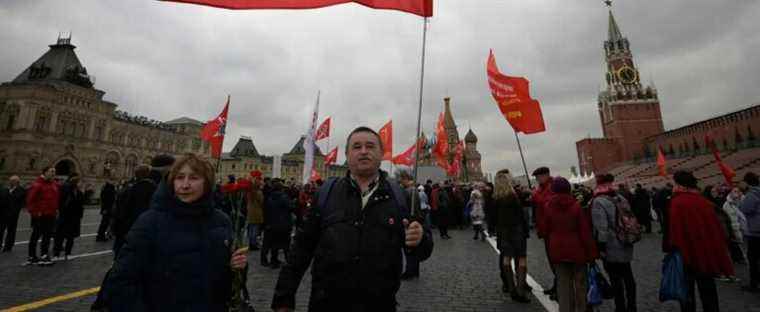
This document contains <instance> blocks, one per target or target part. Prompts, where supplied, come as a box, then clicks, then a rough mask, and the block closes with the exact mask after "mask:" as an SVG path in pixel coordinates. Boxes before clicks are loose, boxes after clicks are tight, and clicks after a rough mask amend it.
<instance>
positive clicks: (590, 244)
mask: <svg viewBox="0 0 760 312" xmlns="http://www.w3.org/2000/svg"><path fill="white" fill-rule="evenodd" d="M545 209H546V210H545V211H546V212H547V213H546V216H545V219H544V220H545V230H546V238H547V242H548V245H549V260H550V261H551V262H552V263H560V262H572V263H576V264H584V263H588V262H591V261H592V260H594V259H596V258H598V257H599V253H598V251H597V250H596V244H595V243H594V238H593V237H592V236H591V215H590V214H589V213H588V212H587V211H585V210H583V208H581V205H580V204H579V203H578V201H577V200H576V199H575V197H573V196H572V195H570V194H556V195H554V196H553V197H552V198H551V199H550V200H549V202H548V203H547V204H546V206H545Z"/></svg>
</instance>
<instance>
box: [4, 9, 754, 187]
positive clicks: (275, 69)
mask: <svg viewBox="0 0 760 312" xmlns="http://www.w3.org/2000/svg"><path fill="white" fill-rule="evenodd" d="M613 13H614V14H615V17H616V19H617V22H618V24H619V26H620V28H621V30H622V32H623V35H624V36H626V37H627V38H628V39H629V41H630V43H631V49H632V51H633V54H634V61H635V63H636V64H637V66H638V68H639V70H640V72H641V78H642V80H643V81H644V82H645V83H648V82H649V81H654V83H655V85H656V86H657V88H658V90H659V97H660V101H661V104H662V111H663V118H664V122H665V128H666V129H673V128H677V127H679V126H683V125H685V124H689V123H692V122H694V121H697V120H701V119H705V118H708V117H711V116H715V115H719V114H723V113H728V112H731V111H735V110H738V109H741V108H746V107H749V106H751V105H752V104H753V103H760V88H759V87H760V75H758V73H760V58H758V57H757V55H758V53H760V33H758V29H760V21H758V19H757V17H758V16H760V2H757V1H750V0H746V1H745V0H740V1H712V0H670V1H654V0H637V1H632V0H628V1H616V2H615V3H614V5H613ZM607 14H608V13H607V8H606V7H605V6H604V5H603V3H602V1H596V0H571V1H568V0H521V1H517V0H514V1H506V0H472V1H470V0H467V1H465V0H437V1H435V12H434V17H433V18H432V19H430V22H429V31H428V50H427V67H426V75H425V93H424V106H423V129H424V130H425V131H426V133H428V134H430V133H431V132H432V131H433V125H434V122H435V118H436V116H437V114H438V113H439V112H440V111H441V110H442V109H443V98H444V97H446V96H450V97H451V98H452V110H453V113H454V117H455V119H456V122H457V124H458V126H459V131H460V136H461V137H462V138H463V137H464V134H465V133H466V132H467V130H468V128H469V127H470V126H471V127H472V129H473V131H474V132H475V133H476V134H477V135H478V137H479V139H480V141H479V142H478V147H479V149H480V151H481V153H482V154H483V164H484V167H483V169H484V170H486V171H488V172H495V171H496V170H498V169H501V168H510V169H511V170H512V171H513V172H519V171H521V170H522V168H521V165H520V159H519V153H518V151H517V145H516V143H515V139H514V135H513V132H512V130H511V128H510V127H509V126H508V124H507V123H506V122H505V121H504V120H503V118H502V117H501V115H500V114H499V113H498V109H497V107H496V105H495V104H494V102H493V99H492V98H491V96H490V93H489V90H488V86H487V83H486V74H485V62H486V57H487V55H488V50H489V49H490V48H493V49H494V53H495V55H496V59H497V62H498V64H499V67H500V69H501V70H502V71H503V72H505V73H506V74H509V75H517V76H525V77H527V78H528V79H529V80H530V81H531V94H532V95H533V96H534V97H535V98H537V99H539V100H540V101H541V104H542V109H543V114H544V119H545V121H546V125H547V131H546V132H545V133H543V134H537V135H530V136H525V137H523V138H522V143H523V147H524V150H525V152H526V158H527V163H528V167H530V168H535V167H537V166H540V165H547V166H549V167H551V168H552V169H553V170H555V171H560V172H568V170H569V168H570V166H577V163H578V159H577V156H576V151H575V141H577V140H579V139H581V138H584V137H587V136H589V135H590V136H600V133H601V129H600V124H599V119H598V114H597V111H596V97H597V94H598V91H599V90H600V87H601V86H602V80H603V74H604V66H605V65H604V58H603V49H602V43H603V41H604V40H605V39H606V37H607V19H608V18H607ZM69 31H71V32H73V39H72V43H73V44H75V45H76V46H77V49H76V52H77V54H78V56H79V58H80V60H81V61H82V63H83V64H84V66H85V67H87V70H88V72H89V73H90V74H91V75H94V76H96V78H97V81H96V84H95V86H96V88H98V89H100V90H103V91H105V92H106V95H105V98H106V99H107V100H109V101H113V102H115V103H117V104H118V105H119V109H121V110H126V111H129V112H131V113H135V114H140V115H144V116H147V117H150V118H155V119H159V120H169V119H173V118H176V117H179V116H188V117H191V118H195V119H198V120H202V121H204V120H208V119H211V118H213V117H214V116H216V114H218V112H219V111H220V110H221V108H222V105H223V103H224V100H225V98H226V96H227V94H231V95H232V103H231V106H230V122H229V124H228V128H227V130H228V131H227V134H228V137H227V140H226V142H225V150H229V149H231V148H232V145H234V143H235V142H236V141H237V138H238V137H239V136H240V135H248V136H251V137H253V140H254V143H255V144H256V147H257V148H258V150H259V151H260V152H261V153H264V154H267V155H273V154H281V153H284V152H287V151H288V150H289V149H290V148H291V147H292V145H293V144H294V143H295V142H296V141H297V140H298V136H299V135H300V134H302V133H303V132H304V131H305V129H306V128H307V125H306V124H307V120H308V118H309V116H308V115H309V113H310V111H311V109H312V107H313V103H314V101H315V98H316V94H317V91H318V90H321V92H322V97H321V107H320V119H323V118H324V117H325V116H332V117H333V124H334V126H335V128H334V133H333V137H332V139H331V142H330V143H331V144H332V145H333V146H334V145H335V144H338V143H341V142H343V141H344V140H345V137H346V135H347V133H348V132H349V131H350V130H351V129H353V128H354V127H356V126H359V125H368V126H370V127H373V128H375V129H378V128H380V127H381V126H382V125H383V124H384V123H385V122H386V121H387V120H388V119H393V123H394V130H395V134H394V151H395V152H400V151H402V150H404V149H405V148H406V147H408V146H410V145H411V144H412V142H413V136H414V130H415V127H416V110H417V99H418V92H419V91H418V85H419V74H420V53H421V42H422V40H421V39H422V19H421V18H420V17H418V16H416V15H411V14H405V13H401V12H397V11H386V10H371V9H368V8H366V7H363V6H359V5H355V4H348V5H341V6H334V7H330V8H325V9H319V10H305V11H228V10H222V9H215V8H208V7H202V6H195V5H187V4H177V3H167V2H157V1H145V0H130V1H121V0H67V1H60V0H50V1H47V0H33V1H28V0H2V1H0V42H2V46H3V48H2V49H0V81H9V80H12V79H13V78H15V76H16V75H18V74H19V73H21V72H22V71H23V70H24V69H25V68H26V67H27V66H29V65H30V64H31V63H32V62H33V61H34V60H36V59H37V58H38V57H39V56H41V55H42V54H43V53H44V52H45V51H47V49H48V48H47V45H49V44H52V43H54V42H55V40H56V38H57V36H58V33H59V32H69ZM324 145H325V143H322V144H321V146H322V148H324V147H325V146H324ZM340 154H341V157H340V159H339V161H340V162H342V161H343V156H342V154H343V149H342V147H341V153H340Z"/></svg>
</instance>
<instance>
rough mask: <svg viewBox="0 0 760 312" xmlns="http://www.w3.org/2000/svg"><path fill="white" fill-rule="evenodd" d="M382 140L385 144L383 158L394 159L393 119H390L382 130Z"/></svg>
mask: <svg viewBox="0 0 760 312" xmlns="http://www.w3.org/2000/svg"><path fill="white" fill-rule="evenodd" d="M377 134H379V135H380V142H381V143H382V144H383V160H393V120H390V121H388V123H387V124H385V125H384V126H383V127H382V128H380V131H378V132H377Z"/></svg>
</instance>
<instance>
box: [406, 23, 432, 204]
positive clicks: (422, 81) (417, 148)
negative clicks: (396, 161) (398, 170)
mask: <svg viewBox="0 0 760 312" xmlns="http://www.w3.org/2000/svg"><path fill="white" fill-rule="evenodd" d="M427 21H428V18H427V17H425V19H423V21H422V59H421V63H422V64H421V65H420V66H421V68H420V100H419V103H418V106H417V135H416V136H415V137H416V140H415V141H414V145H415V149H414V186H415V191H414V193H415V194H416V192H417V191H416V187H417V174H418V172H419V169H418V167H419V166H418V164H419V161H420V146H419V142H420V131H421V130H422V129H421V127H422V96H423V90H424V87H425V50H426V47H427ZM417 200H418V198H417V196H412V206H411V207H409V209H410V210H411V212H412V215H415V214H416V213H417V211H414V209H415V208H414V207H415V205H414V204H415V202H416V201H417Z"/></svg>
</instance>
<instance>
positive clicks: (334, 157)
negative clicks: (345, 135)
mask: <svg viewBox="0 0 760 312" xmlns="http://www.w3.org/2000/svg"><path fill="white" fill-rule="evenodd" d="M337 161H338V147H337V146H336V147H335V148H333V149H332V150H331V151H330V152H329V153H327V156H325V166H329V165H332V164H335V163H336V162H337Z"/></svg>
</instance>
